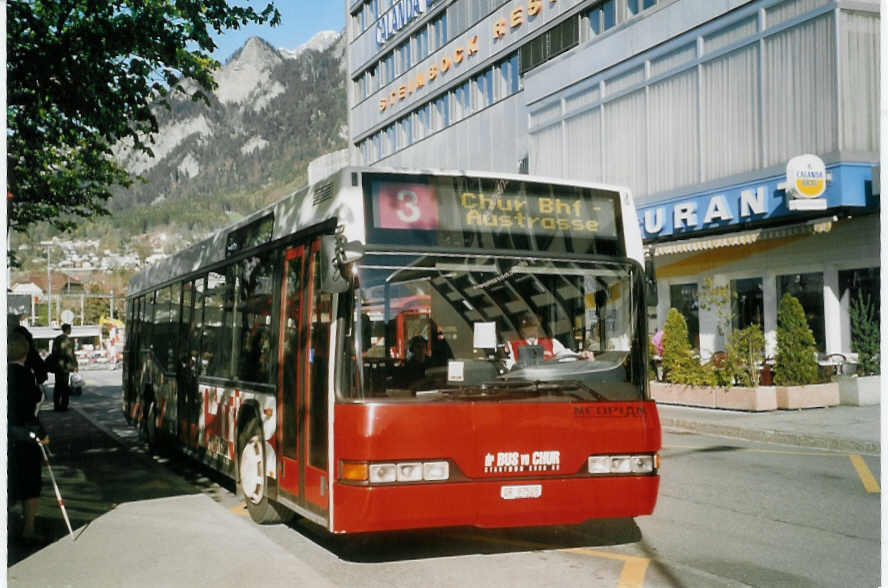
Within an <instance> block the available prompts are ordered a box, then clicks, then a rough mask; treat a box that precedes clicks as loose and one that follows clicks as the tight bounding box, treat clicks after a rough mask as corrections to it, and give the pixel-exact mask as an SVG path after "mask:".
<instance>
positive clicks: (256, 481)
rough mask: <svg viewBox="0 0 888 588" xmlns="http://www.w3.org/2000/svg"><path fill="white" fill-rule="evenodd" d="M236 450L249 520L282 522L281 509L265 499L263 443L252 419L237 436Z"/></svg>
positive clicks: (265, 483)
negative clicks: (237, 449)
mask: <svg viewBox="0 0 888 588" xmlns="http://www.w3.org/2000/svg"><path fill="white" fill-rule="evenodd" d="M238 448H239V451H240V453H239V456H238V457H239V459H238V467H239V472H240V475H239V476H238V477H239V479H240V488H241V492H243V495H244V500H245V501H246V503H247V511H248V512H249V513H250V518H251V519H253V520H254V521H255V522H257V523H259V524H261V525H268V524H273V523H280V522H282V521H283V520H284V518H285V517H282V516H281V514H282V513H281V511H282V510H283V507H281V506H280V505H277V504H275V503H274V502H272V501H271V500H270V499H269V498H268V486H267V477H266V471H265V440H264V438H263V435H262V428H261V427H260V426H259V423H258V422H257V421H256V420H255V419H253V420H250V421H249V422H248V423H247V425H246V426H245V427H244V428H243V430H242V431H241V433H240V435H239V436H238Z"/></svg>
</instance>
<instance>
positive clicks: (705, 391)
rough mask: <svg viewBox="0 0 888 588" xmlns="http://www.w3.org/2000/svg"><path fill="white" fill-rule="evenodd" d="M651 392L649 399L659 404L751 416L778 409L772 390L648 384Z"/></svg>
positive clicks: (771, 388)
mask: <svg viewBox="0 0 888 588" xmlns="http://www.w3.org/2000/svg"><path fill="white" fill-rule="evenodd" d="M650 388H651V397H652V398H653V399H654V400H656V401H657V402H659V403H662V404H681V405H684V406H700V407H704V408H723V409H727V410H745V411H753V412H762V411H767V410H776V409H777V394H776V391H775V389H774V387H773V386H759V387H757V388H745V387H741V386H731V387H728V388H719V387H708V386H685V385H683V384H666V383H663V382H651V383H650Z"/></svg>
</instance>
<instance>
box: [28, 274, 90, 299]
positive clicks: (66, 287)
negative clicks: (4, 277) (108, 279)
mask: <svg viewBox="0 0 888 588" xmlns="http://www.w3.org/2000/svg"><path fill="white" fill-rule="evenodd" d="M51 277H52V288H51V290H52V293H53V295H56V294H86V288H85V287H84V286H83V283H82V282H81V281H80V280H78V279H77V278H75V277H74V276H70V275H68V274H66V273H63V272H52V273H51ZM31 286H33V287H36V289H37V291H38V292H35V293H34V294H36V295H38V296H40V297H41V298H42V297H43V296H45V295H46V294H49V290H50V288H49V287H48V286H49V282H48V281H47V276H46V272H40V271H33V272H31V273H29V274H27V275H26V276H24V277H23V278H22V279H21V280H20V281H17V282H16V283H15V284H13V286H12V291H13V293H16V294H19V293H21V294H26V293H27V294H31V292H17V291H16V288H19V287H23V288H26V287H31Z"/></svg>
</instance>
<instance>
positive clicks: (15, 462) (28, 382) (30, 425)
mask: <svg viewBox="0 0 888 588" xmlns="http://www.w3.org/2000/svg"><path fill="white" fill-rule="evenodd" d="M28 349H29V345H28V339H27V337H25V336H24V335H23V334H22V333H21V332H16V331H13V332H12V333H10V335H9V340H8V341H7V346H6V353H7V357H8V359H9V363H8V364H7V372H6V374H7V376H6V401H7V444H8V447H9V465H8V468H9V469H8V474H9V477H8V487H7V492H8V496H9V504H10V505H12V504H15V503H16V502H18V501H22V510H23V516H24V528H23V530H22V535H21V536H22V539H24V540H25V541H29V542H38V541H41V540H42V537H40V536H39V535H38V534H37V532H36V530H35V529H34V521H35V519H36V516H37V508H38V507H39V505H40V485H41V479H40V470H41V464H42V459H41V451H40V450H41V447H40V445H45V444H47V443H49V436H47V435H46V432H45V431H44V430H43V427H42V426H41V424H40V420H39V419H38V418H37V406H38V404H39V403H40V401H41V400H42V399H43V392H42V391H41V390H40V387H39V386H38V385H37V381H36V380H35V379H34V373H33V372H32V371H31V370H30V369H28V368H27V367H26V366H25V362H26V361H27V358H28ZM32 435H33V437H32ZM35 440H36V441H37V443H35V442H34V441H35Z"/></svg>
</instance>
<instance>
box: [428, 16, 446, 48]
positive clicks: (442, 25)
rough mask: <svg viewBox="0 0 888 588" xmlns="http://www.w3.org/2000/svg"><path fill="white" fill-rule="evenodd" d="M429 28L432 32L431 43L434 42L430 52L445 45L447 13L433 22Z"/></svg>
mask: <svg viewBox="0 0 888 588" xmlns="http://www.w3.org/2000/svg"><path fill="white" fill-rule="evenodd" d="M429 28H430V29H431V31H432V41H433V42H434V49H432V51H436V50H438V49H440V48H441V47H443V46H444V45H446V44H447V13H442V14H441V16H439V17H438V18H436V19H435V20H433V21H432V23H431V25H429Z"/></svg>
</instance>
